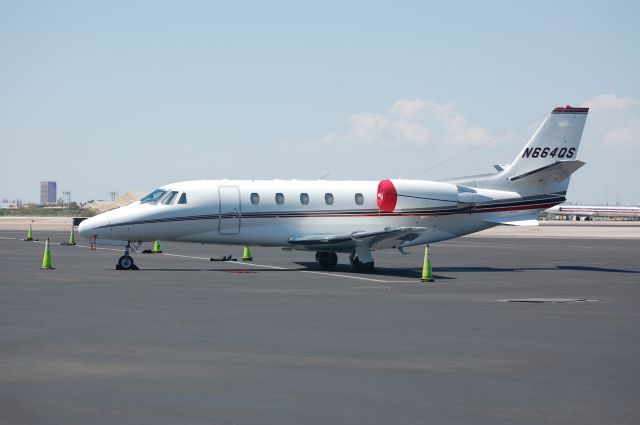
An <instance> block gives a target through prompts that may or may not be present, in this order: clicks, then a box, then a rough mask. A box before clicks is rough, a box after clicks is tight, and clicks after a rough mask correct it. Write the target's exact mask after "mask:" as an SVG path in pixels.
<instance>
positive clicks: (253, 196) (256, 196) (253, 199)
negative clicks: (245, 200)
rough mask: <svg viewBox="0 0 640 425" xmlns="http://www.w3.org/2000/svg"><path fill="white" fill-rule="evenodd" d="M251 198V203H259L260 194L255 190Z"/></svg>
mask: <svg viewBox="0 0 640 425" xmlns="http://www.w3.org/2000/svg"><path fill="white" fill-rule="evenodd" d="M249 199H251V203H252V204H253V205H258V204H259V203H260V195H258V194H257V193H255V192H254V193H252V194H251V196H249Z"/></svg>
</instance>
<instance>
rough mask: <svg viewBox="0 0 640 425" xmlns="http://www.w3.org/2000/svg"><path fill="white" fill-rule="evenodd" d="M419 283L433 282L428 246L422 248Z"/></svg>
mask: <svg viewBox="0 0 640 425" xmlns="http://www.w3.org/2000/svg"><path fill="white" fill-rule="evenodd" d="M420 281H421V282H433V273H432V272H431V254H429V245H427V246H425V247H424V264H423V266H422V279H420Z"/></svg>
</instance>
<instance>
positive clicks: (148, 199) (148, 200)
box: [140, 189, 167, 204]
mask: <svg viewBox="0 0 640 425" xmlns="http://www.w3.org/2000/svg"><path fill="white" fill-rule="evenodd" d="M165 193H167V191H166V190H162V189H156V190H154V191H153V192H151V193H150V194H148V195H147V196H145V197H144V198H142V199H140V203H141V204H155V203H157V202H158V201H159V200H160V198H162V196H164V194H165Z"/></svg>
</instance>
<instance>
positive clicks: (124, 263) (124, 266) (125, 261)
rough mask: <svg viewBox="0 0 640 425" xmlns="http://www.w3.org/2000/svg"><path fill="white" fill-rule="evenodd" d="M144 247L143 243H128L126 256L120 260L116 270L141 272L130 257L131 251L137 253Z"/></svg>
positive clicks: (125, 250)
mask: <svg viewBox="0 0 640 425" xmlns="http://www.w3.org/2000/svg"><path fill="white" fill-rule="evenodd" d="M140 245H142V242H141V241H137V242H132V241H128V242H127V245H126V246H125V248H124V255H123V256H122V257H120V258H118V264H116V270H140V269H139V268H138V266H136V264H135V263H134V262H133V258H131V255H129V251H131V250H132V249H133V251H134V252H135V251H137V250H138V248H139V247H140Z"/></svg>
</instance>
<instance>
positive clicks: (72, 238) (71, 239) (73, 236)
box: [69, 227, 76, 245]
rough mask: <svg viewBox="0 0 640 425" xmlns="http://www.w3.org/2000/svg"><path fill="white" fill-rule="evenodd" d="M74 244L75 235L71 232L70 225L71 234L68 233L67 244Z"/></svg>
mask: <svg viewBox="0 0 640 425" xmlns="http://www.w3.org/2000/svg"><path fill="white" fill-rule="evenodd" d="M75 244H76V235H75V234H74V232H73V227H71V234H70V235H69V245H75Z"/></svg>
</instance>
